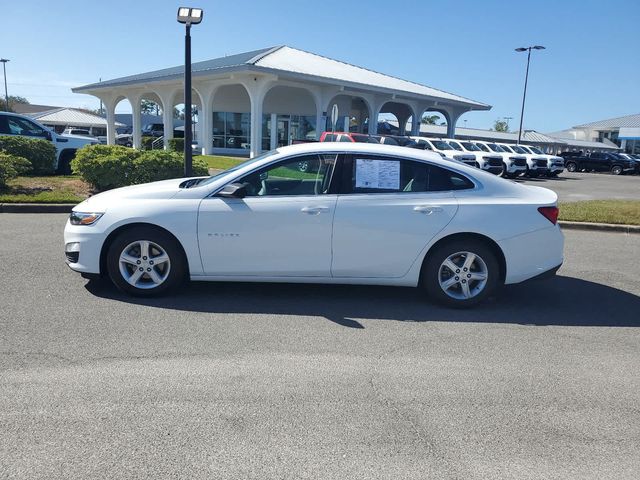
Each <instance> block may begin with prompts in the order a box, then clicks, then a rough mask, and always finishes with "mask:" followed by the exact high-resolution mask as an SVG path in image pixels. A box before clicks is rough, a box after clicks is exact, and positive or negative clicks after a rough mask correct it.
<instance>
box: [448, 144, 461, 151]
mask: <svg viewBox="0 0 640 480" xmlns="http://www.w3.org/2000/svg"><path fill="white" fill-rule="evenodd" d="M449 145H451V146H452V147H453V148H455V149H456V150H458V151H459V152H462V151H464V150H463V148H462V147H461V146H460V144H459V143H458V142H449Z"/></svg>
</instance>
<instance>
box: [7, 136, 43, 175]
mask: <svg viewBox="0 0 640 480" xmlns="http://www.w3.org/2000/svg"><path fill="white" fill-rule="evenodd" d="M0 152H2V153H7V154H9V155H14V156H17V157H22V158H26V159H27V160H28V161H29V162H30V163H31V167H32V168H31V172H30V173H31V174H32V175H52V174H53V173H54V165H55V162H56V147H54V146H53V144H52V143H51V142H48V141H46V140H41V139H38V138H26V137H19V136H16V137H10V136H0Z"/></svg>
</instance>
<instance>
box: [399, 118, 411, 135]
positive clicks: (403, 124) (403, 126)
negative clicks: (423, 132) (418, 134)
mask: <svg viewBox="0 0 640 480" xmlns="http://www.w3.org/2000/svg"><path fill="white" fill-rule="evenodd" d="M397 118H398V130H399V134H400V135H406V133H407V122H408V121H409V117H403V116H400V117H397Z"/></svg>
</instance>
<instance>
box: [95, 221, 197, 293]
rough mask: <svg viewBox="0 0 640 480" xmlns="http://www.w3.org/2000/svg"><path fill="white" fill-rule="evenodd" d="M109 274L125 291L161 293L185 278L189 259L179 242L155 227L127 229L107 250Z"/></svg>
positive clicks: (177, 284)
mask: <svg viewBox="0 0 640 480" xmlns="http://www.w3.org/2000/svg"><path fill="white" fill-rule="evenodd" d="M107 271H108V273H109V278H111V281H112V282H113V283H114V284H115V286H116V287H118V288H119V289H120V290H122V291H123V292H125V293H128V294H130V295H135V296H141V297H151V296H156V295H160V294H162V293H165V292H167V291H169V290H172V289H175V288H176V287H178V286H179V285H180V284H181V283H182V282H183V280H184V278H185V272H186V260H185V259H184V255H183V253H182V250H181V249H180V246H179V245H178V242H177V241H176V240H175V239H174V238H173V237H172V236H171V235H169V234H167V233H165V232H163V231H160V230H156V229H153V228H145V227H137V228H132V229H130V230H126V231H125V232H123V233H122V234H120V235H119V236H118V237H117V238H116V239H115V240H114V241H113V243H112V244H111V246H110V247H109V250H108V253H107Z"/></svg>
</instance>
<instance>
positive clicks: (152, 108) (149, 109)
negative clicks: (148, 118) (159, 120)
mask: <svg viewBox="0 0 640 480" xmlns="http://www.w3.org/2000/svg"><path fill="white" fill-rule="evenodd" d="M140 111H141V112H142V113H143V114H144V115H152V114H154V113H155V114H156V115H160V106H159V105H158V104H157V103H156V102H152V101H151V100H144V99H143V100H142V101H141V102H140Z"/></svg>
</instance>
